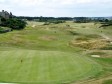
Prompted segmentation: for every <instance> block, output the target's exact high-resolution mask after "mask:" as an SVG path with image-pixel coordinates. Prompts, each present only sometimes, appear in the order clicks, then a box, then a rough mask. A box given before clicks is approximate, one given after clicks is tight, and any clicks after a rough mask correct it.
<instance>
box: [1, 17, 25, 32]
mask: <svg viewBox="0 0 112 84" xmlns="http://www.w3.org/2000/svg"><path fill="white" fill-rule="evenodd" d="M1 26H4V27H9V28H12V29H16V30H20V29H24V28H25V26H26V22H25V21H23V20H20V19H16V18H10V19H7V20H5V19H3V21H2V24H1Z"/></svg>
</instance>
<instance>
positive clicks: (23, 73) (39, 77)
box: [0, 49, 102, 84]
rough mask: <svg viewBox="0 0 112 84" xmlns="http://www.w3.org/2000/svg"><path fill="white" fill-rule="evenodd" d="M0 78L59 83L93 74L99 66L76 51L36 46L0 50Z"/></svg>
mask: <svg viewBox="0 0 112 84" xmlns="http://www.w3.org/2000/svg"><path fill="white" fill-rule="evenodd" d="M0 66H1V67H0V82H7V83H36V84H63V83H71V82H74V81H77V80H82V79H86V78H89V77H93V76H95V75H96V74H98V73H99V72H100V71H101V70H102V68H101V66H100V65H99V64H97V63H96V62H94V61H92V60H91V59H89V58H88V57H84V56H83V57H82V56H81V55H79V54H76V53H67V52H60V51H39V50H20V49H15V50H9V51H8V50H7V51H3V50H2V51H0Z"/></svg>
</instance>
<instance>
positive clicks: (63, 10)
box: [0, 0, 112, 17]
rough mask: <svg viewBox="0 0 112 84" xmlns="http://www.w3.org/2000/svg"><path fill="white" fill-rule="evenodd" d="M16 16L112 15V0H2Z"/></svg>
mask: <svg viewBox="0 0 112 84" xmlns="http://www.w3.org/2000/svg"><path fill="white" fill-rule="evenodd" d="M1 10H6V11H8V12H10V11H11V12H12V13H13V14H14V15H16V16H51V17H77V16H112V0H0V11H1Z"/></svg>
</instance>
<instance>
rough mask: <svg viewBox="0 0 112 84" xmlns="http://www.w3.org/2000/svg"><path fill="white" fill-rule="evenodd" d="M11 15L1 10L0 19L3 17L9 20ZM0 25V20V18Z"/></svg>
mask: <svg viewBox="0 0 112 84" xmlns="http://www.w3.org/2000/svg"><path fill="white" fill-rule="evenodd" d="M12 16H13V15H12V13H11V12H10V13H8V12H7V11H4V10H2V12H0V17H3V18H5V19H9V18H11V17H12ZM0 24H1V18H0Z"/></svg>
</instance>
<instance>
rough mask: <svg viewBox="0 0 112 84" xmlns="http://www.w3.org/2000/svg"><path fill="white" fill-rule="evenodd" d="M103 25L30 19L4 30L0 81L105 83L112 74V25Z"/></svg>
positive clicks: (1, 35) (1, 40) (53, 83)
mask: <svg viewBox="0 0 112 84" xmlns="http://www.w3.org/2000/svg"><path fill="white" fill-rule="evenodd" d="M68 25H70V26H68ZM99 26H100V24H99V23H98V24H94V23H73V22H69V21H68V22H66V23H61V24H50V25H44V23H42V22H28V25H27V27H26V28H25V29H24V30H20V31H16V30H14V31H12V32H8V33H3V34H0V53H1V54H0V82H9V83H36V84H64V83H65V84H66V83H67V84H71V83H73V84H74V83H76V84H77V83H78V84H79V83H83V84H87V82H88V83H89V80H91V84H97V82H99V81H100V82H104V83H105V80H108V79H105V77H106V78H108V76H109V78H110V77H111V74H112V73H111V72H112V68H111V67H112V65H111V64H112V61H111V60H112V55H111V54H112V52H111V49H112V44H111V40H112V33H111V31H112V27H107V28H99ZM94 56H98V57H94ZM101 79H103V80H101ZM92 80H94V81H92ZM80 81H81V82H80ZM85 81H87V82H86V83H85ZM95 81H96V83H94V82H95Z"/></svg>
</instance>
